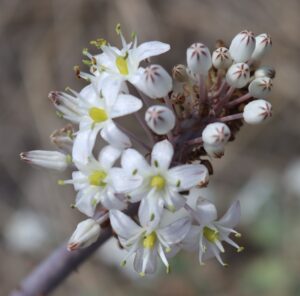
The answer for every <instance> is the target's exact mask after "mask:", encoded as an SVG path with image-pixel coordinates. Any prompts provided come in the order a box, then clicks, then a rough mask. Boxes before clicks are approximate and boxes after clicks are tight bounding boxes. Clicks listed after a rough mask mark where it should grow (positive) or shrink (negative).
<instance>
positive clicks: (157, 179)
mask: <svg viewBox="0 0 300 296" xmlns="http://www.w3.org/2000/svg"><path fill="white" fill-rule="evenodd" d="M165 185H166V180H165V179H164V178H163V177H162V176H160V175H156V176H153V177H152V179H151V181H150V186H151V187H154V188H156V189H158V190H161V189H163V188H164V187H165Z"/></svg>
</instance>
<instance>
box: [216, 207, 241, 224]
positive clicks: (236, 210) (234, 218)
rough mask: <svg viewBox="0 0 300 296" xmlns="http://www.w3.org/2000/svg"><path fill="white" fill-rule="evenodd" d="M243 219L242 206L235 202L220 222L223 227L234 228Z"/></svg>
mask: <svg viewBox="0 0 300 296" xmlns="http://www.w3.org/2000/svg"><path fill="white" fill-rule="evenodd" d="M240 219H241V205H240V202H239V201H235V202H234V203H233V204H232V205H231V206H230V208H229V209H228V210H227V212H226V213H225V214H224V216H223V217H222V218H221V219H220V220H219V221H218V223H219V224H221V225H222V226H225V227H228V228H233V227H235V226H236V225H237V224H238V223H239V222H240Z"/></svg>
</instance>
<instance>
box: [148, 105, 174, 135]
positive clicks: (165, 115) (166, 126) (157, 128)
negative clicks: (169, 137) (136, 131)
mask: <svg viewBox="0 0 300 296" xmlns="http://www.w3.org/2000/svg"><path fill="white" fill-rule="evenodd" d="M145 121H146V123H147V125H148V126H149V127H150V128H151V130H152V131H153V132H154V133H156V134H158V135H166V134H167V133H168V132H169V131H171V130H172V129H173V128H174V126H175V121H176V119H175V115H174V113H173V112H172V111H171V110H170V109H169V108H167V107H165V106H161V105H154V106H151V107H149V108H148V109H147V111H146V113H145Z"/></svg>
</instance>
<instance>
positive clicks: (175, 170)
mask: <svg viewBox="0 0 300 296" xmlns="http://www.w3.org/2000/svg"><path fill="white" fill-rule="evenodd" d="M173 154H174V149H173V146H172V144H171V143H170V142H169V141H168V140H163V141H161V142H158V143H156V144H155V145H154V147H153V150H152V153H151V164H150V165H149V164H148V162H147V161H146V160H145V158H144V156H143V155H141V154H140V153H139V152H138V151H136V150H134V149H127V150H125V151H124V153H123V155H122V159H121V165H122V168H120V169H115V171H114V174H113V178H112V180H113V184H114V186H115V188H116V190H117V191H118V192H122V191H123V190H124V188H126V191H127V192H128V194H129V196H130V198H129V201H131V202H137V201H140V200H141V205H140V208H141V211H143V212H144V215H145V216H147V217H145V219H147V220H148V221H149V225H152V227H155V226H156V225H157V224H158V223H159V221H160V218H161V213H162V210H163V208H164V207H165V208H167V209H168V210H170V211H175V210H177V209H179V208H181V207H182V206H183V205H184V204H185V198H184V197H183V196H182V195H181V194H180V192H181V191H185V190H189V189H190V188H192V187H194V186H196V185H199V186H201V185H202V186H203V185H205V184H207V182H208V170H207V168H206V167H205V166H204V165H200V164H185V165H179V166H175V167H171V168H170V165H171V161H172V158H173ZM133 176H140V177H141V178H142V180H143V181H142V182H141V183H140V184H139V186H138V187H137V188H136V186H137V185H136V184H133V183H132V185H133V186H134V188H132V189H131V190H130V188H129V187H130V186H129V183H128V181H127V180H128V178H132V177H133Z"/></svg>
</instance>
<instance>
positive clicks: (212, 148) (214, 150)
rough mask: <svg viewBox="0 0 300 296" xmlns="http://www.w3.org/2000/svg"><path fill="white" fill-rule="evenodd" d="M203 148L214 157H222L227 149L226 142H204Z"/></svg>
mask: <svg viewBox="0 0 300 296" xmlns="http://www.w3.org/2000/svg"><path fill="white" fill-rule="evenodd" d="M203 148H204V150H205V151H206V153H207V154H208V155H209V156H211V157H214V158H221V157H222V156H223V155H224V151H225V145H224V144H215V145H210V144H207V143H203Z"/></svg>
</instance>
